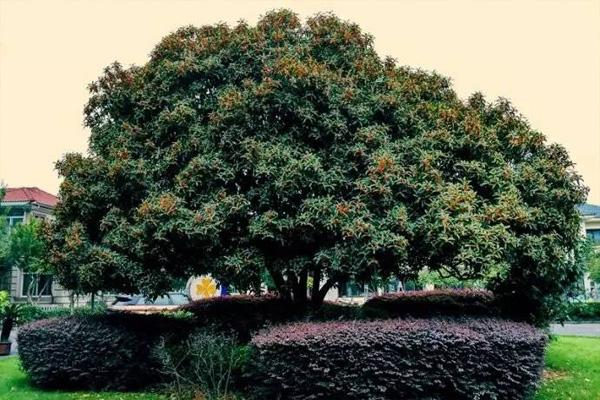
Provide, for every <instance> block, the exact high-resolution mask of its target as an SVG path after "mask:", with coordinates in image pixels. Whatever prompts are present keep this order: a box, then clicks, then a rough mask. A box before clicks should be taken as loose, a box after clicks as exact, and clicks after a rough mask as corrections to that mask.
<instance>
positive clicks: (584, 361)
mask: <svg viewBox="0 0 600 400" xmlns="http://www.w3.org/2000/svg"><path fill="white" fill-rule="evenodd" d="M546 365H547V367H548V371H549V372H548V373H547V375H548V377H547V378H546V380H545V381H544V384H543V386H542V388H541V389H540V391H539V393H538V395H537V396H536V398H535V399H536V400H559V399H560V400H598V399H600V338H583V337H574V336H560V337H558V339H557V340H555V341H552V342H551V343H550V347H549V349H548V354H547V355H546Z"/></svg>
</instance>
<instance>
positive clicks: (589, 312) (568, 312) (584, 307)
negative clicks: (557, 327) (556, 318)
mask: <svg viewBox="0 0 600 400" xmlns="http://www.w3.org/2000/svg"><path fill="white" fill-rule="evenodd" d="M565 316H566V319H568V320H571V321H600V302H599V301H590V302H580V303H568V304H567V305H566V306H565Z"/></svg>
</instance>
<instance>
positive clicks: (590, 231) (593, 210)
mask: <svg viewBox="0 0 600 400" xmlns="http://www.w3.org/2000/svg"><path fill="white" fill-rule="evenodd" d="M579 212H580V213H581V220H582V221H581V233H582V234H584V235H586V236H587V237H588V238H589V239H590V240H592V242H593V244H594V246H595V248H596V251H598V252H600V206H598V205H594V204H582V205H581V206H579ZM583 284H584V288H585V292H586V293H587V294H588V295H589V296H590V297H594V298H597V297H598V296H599V295H600V293H599V289H600V288H598V287H597V286H598V285H597V284H594V282H592V281H591V280H590V279H589V277H588V276H585V277H584V279H583Z"/></svg>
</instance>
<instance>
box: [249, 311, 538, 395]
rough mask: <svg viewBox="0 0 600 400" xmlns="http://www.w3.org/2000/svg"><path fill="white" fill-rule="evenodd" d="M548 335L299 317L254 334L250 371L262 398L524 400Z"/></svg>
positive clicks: (464, 324)
mask: <svg viewBox="0 0 600 400" xmlns="http://www.w3.org/2000/svg"><path fill="white" fill-rule="evenodd" d="M546 340H547V337H546V335H545V334H544V333H542V332H541V331H539V330H537V329H535V328H534V327H532V326H530V325H527V324H524V323H519V322H510V321H505V320H498V319H463V320H456V319H455V320H443V319H404V320H403V319H388V320H377V321H343V322H325V323H294V324H289V325H282V326H276V327H273V328H271V329H269V330H266V331H263V332H261V333H260V334H258V335H257V336H255V337H254V338H253V339H252V342H251V343H252V346H253V348H254V351H255V357H253V361H252V364H251V366H250V368H249V373H248V378H249V382H250V381H251V382H252V393H253V395H254V396H255V398H257V399H258V398H268V399H276V398H277V399H294V400H296V399H297V400H300V399H311V400H317V399H348V400H352V399H361V400H362V399H377V400H384V399H390V400H392V399H429V400H433V399H436V400H442V399H455V400H461V399H464V400H467V399H468V400H472V399H494V400H517V399H525V398H528V396H530V395H531V394H532V393H533V392H534V390H535V388H536V385H537V383H538V381H539V378H540V374H541V372H542V367H543V361H544V348H545V345H546Z"/></svg>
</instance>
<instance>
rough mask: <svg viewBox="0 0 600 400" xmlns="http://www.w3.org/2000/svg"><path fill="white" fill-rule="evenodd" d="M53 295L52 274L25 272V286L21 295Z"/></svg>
mask: <svg viewBox="0 0 600 400" xmlns="http://www.w3.org/2000/svg"><path fill="white" fill-rule="evenodd" d="M29 295H31V296H34V297H38V296H51V295H52V275H41V274H32V273H24V274H23V287H22V288H21V296H23V297H27V296H29Z"/></svg>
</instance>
